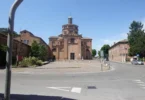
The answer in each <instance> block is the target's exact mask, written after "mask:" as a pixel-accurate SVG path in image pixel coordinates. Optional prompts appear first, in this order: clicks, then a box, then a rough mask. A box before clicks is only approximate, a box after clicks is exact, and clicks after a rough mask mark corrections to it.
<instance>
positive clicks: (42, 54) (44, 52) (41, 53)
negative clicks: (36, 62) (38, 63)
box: [39, 45, 47, 60]
mask: <svg viewBox="0 0 145 100" xmlns="http://www.w3.org/2000/svg"><path fill="white" fill-rule="evenodd" d="M46 55H47V49H46V47H45V46H44V45H39V58H40V59H41V60H45V57H46Z"/></svg>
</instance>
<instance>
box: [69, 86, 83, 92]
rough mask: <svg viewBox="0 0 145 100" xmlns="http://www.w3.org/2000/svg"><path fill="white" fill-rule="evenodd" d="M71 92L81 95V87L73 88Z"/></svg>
mask: <svg viewBox="0 0 145 100" xmlns="http://www.w3.org/2000/svg"><path fill="white" fill-rule="evenodd" d="M71 92H75V93H81V88H79V87H73V88H72V90H71Z"/></svg>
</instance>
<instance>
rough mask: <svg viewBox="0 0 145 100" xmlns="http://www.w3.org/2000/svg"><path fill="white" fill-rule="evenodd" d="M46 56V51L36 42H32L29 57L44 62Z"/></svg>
mask: <svg viewBox="0 0 145 100" xmlns="http://www.w3.org/2000/svg"><path fill="white" fill-rule="evenodd" d="M47 54H48V51H47V48H46V47H45V46H44V45H42V44H39V43H37V42H36V41H33V43H32V46H31V56H33V57H37V58H39V59H41V60H45V58H46V56H47Z"/></svg>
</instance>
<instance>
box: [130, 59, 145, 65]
mask: <svg viewBox="0 0 145 100" xmlns="http://www.w3.org/2000/svg"><path fill="white" fill-rule="evenodd" d="M131 64H133V65H144V63H143V62H142V61H139V60H133V61H132V62H131Z"/></svg>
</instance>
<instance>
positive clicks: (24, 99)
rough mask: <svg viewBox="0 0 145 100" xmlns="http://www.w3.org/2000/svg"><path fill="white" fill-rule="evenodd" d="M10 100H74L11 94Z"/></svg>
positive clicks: (0, 96) (0, 97)
mask: <svg viewBox="0 0 145 100" xmlns="http://www.w3.org/2000/svg"><path fill="white" fill-rule="evenodd" d="M3 97H4V96H3V94H0V100H3V99H2V98H3ZM10 99H11V100H75V99H70V98H64V97H59V96H42V95H22V94H11V96H10Z"/></svg>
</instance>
